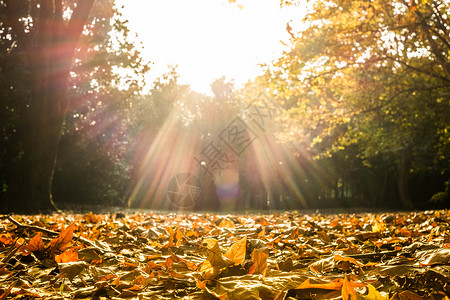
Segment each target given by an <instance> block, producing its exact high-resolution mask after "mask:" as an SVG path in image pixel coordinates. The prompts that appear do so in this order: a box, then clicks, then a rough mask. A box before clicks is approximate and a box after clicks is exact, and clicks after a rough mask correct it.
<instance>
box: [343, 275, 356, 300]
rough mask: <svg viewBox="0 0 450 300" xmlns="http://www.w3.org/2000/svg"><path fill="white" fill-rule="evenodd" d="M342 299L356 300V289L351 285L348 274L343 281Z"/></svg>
mask: <svg viewBox="0 0 450 300" xmlns="http://www.w3.org/2000/svg"><path fill="white" fill-rule="evenodd" d="M341 293H342V300H356V291H355V289H354V288H353V286H352V285H351V283H350V282H349V281H348V280H347V275H346V276H345V278H344V282H343V283H342V292H341Z"/></svg>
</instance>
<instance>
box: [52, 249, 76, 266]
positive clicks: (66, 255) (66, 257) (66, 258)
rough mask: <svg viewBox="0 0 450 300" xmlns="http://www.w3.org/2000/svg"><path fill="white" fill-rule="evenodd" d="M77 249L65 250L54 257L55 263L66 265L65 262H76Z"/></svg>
mask: <svg viewBox="0 0 450 300" xmlns="http://www.w3.org/2000/svg"><path fill="white" fill-rule="evenodd" d="M78 249H80V246H77V247H72V248H70V249H67V250H66V251H64V252H63V253H61V254H60V255H56V256H55V261H56V262H57V263H67V262H74V261H78Z"/></svg>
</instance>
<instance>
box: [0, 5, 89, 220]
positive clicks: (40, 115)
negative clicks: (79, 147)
mask: <svg viewBox="0 0 450 300" xmlns="http://www.w3.org/2000/svg"><path fill="white" fill-rule="evenodd" d="M77 4H78V5H77V7H76V9H75V10H74V12H73V14H72V18H71V19H70V21H69V22H68V23H67V24H65V22H64V21H63V18H62V0H58V1H55V0H42V1H41V3H40V12H39V16H34V17H35V18H36V19H35V21H36V22H35V23H36V25H35V26H34V28H35V29H34V31H33V34H32V36H33V37H34V40H35V41H36V42H35V43H34V44H32V43H30V42H29V39H30V37H31V34H28V35H25V34H24V31H23V28H22V26H21V24H20V23H19V22H17V21H18V18H19V16H18V14H17V11H16V9H15V5H14V0H6V5H7V12H8V15H9V17H8V20H9V22H10V24H9V25H10V26H11V28H12V29H13V31H14V33H15V34H16V36H17V40H18V43H19V46H20V48H21V49H22V51H23V52H24V53H25V55H26V57H27V61H28V68H29V70H28V72H30V73H31V74H32V79H31V81H32V82H31V86H30V92H31V102H30V104H29V106H28V108H27V111H26V113H24V114H23V115H21V116H20V122H21V125H20V128H22V130H23V131H22V132H21V138H22V147H23V149H22V150H23V151H22V155H21V156H20V157H19V158H18V159H17V161H16V162H15V164H14V166H13V170H11V176H9V178H8V179H9V180H8V184H7V186H8V187H7V191H6V195H5V199H4V200H5V201H4V203H3V206H2V209H6V210H7V211H14V212H21V213H37V212H42V211H48V210H54V209H56V207H55V205H54V202H53V198H52V181H53V172H54V167H55V162H56V157H57V153H58V146H59V142H60V138H61V133H62V127H63V124H64V118H65V115H66V113H67V109H68V99H67V89H68V85H67V83H68V80H69V74H70V67H71V64H72V60H73V55H74V51H75V48H76V44H77V42H78V39H79V37H80V35H81V32H82V30H83V27H84V24H85V23H86V20H87V17H88V15H89V13H90V11H91V9H92V6H93V4H94V0H80V1H79V2H78V3H77Z"/></svg>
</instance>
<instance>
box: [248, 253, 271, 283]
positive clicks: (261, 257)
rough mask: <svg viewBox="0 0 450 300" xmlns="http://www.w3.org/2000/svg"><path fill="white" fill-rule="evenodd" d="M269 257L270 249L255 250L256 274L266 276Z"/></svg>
mask: <svg viewBox="0 0 450 300" xmlns="http://www.w3.org/2000/svg"><path fill="white" fill-rule="evenodd" d="M268 257H269V249H267V248H262V249H255V250H253V252H252V261H253V263H254V266H255V272H254V274H262V275H264V276H266V270H267V258H268Z"/></svg>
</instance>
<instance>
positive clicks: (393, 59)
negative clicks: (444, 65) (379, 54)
mask: <svg viewBox="0 0 450 300" xmlns="http://www.w3.org/2000/svg"><path fill="white" fill-rule="evenodd" d="M385 58H386V59H390V60H392V61H395V62H397V63H399V64H401V65H402V66H404V67H407V68H408V69H411V70H413V71H416V72H417V73H422V74H426V75H429V76H431V77H434V78H437V79H440V80H443V81H446V82H450V79H448V78H446V77H442V76H439V75H436V74H434V73H431V72H427V71H425V70H422V69H419V68H416V67H413V66H411V65H409V64H407V63H406V62H404V61H401V60H399V59H396V58H395V57H392V56H389V55H386V56H385Z"/></svg>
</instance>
